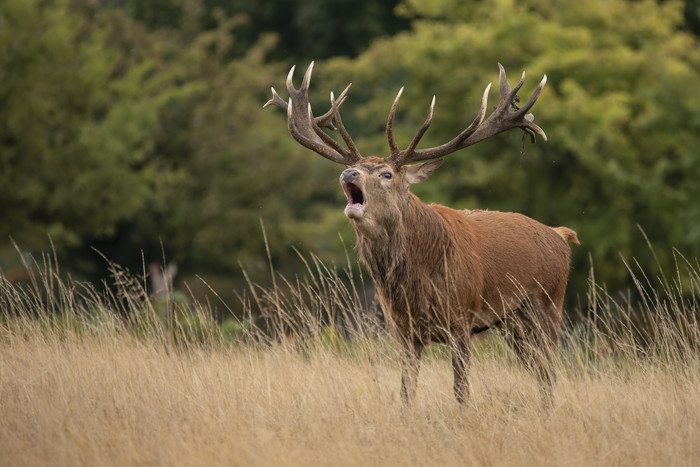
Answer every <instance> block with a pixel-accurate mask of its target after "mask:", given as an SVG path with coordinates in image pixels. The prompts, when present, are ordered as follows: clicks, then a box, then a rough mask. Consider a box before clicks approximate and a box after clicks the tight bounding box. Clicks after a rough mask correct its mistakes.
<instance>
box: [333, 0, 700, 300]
mask: <svg viewBox="0 0 700 467" xmlns="http://www.w3.org/2000/svg"><path fill="white" fill-rule="evenodd" d="M402 13H403V14H404V15H406V16H408V17H411V18H413V27H412V30H411V31H409V32H403V33H399V34H397V35H396V36H394V37H391V38H389V39H385V40H381V41H377V42H375V43H374V44H373V45H372V46H371V47H370V48H369V49H368V50H367V51H366V52H364V53H362V54H361V55H360V56H358V57H357V58H356V59H354V60H349V59H342V58H339V59H334V60H332V61H331V62H330V63H328V64H327V65H326V66H324V67H323V68H322V73H323V74H324V75H325V84H323V87H324V88H328V87H330V88H334V89H342V87H341V86H343V85H344V83H346V82H348V81H353V83H354V84H353V88H352V91H351V94H350V97H349V100H348V103H346V104H345V105H344V112H345V113H344V115H346V116H347V118H346V119H345V120H347V122H346V126H348V127H349V129H350V131H351V133H352V134H353V135H358V138H357V139H356V141H358V143H359V145H360V149H361V150H364V151H365V153H386V152H387V150H386V147H387V146H386V142H385V141H384V136H383V127H384V125H385V119H386V115H387V112H388V109H389V107H390V105H391V102H392V100H393V98H394V96H395V93H396V92H397V91H398V89H399V87H400V86H402V85H403V84H406V86H407V87H406V90H405V92H404V94H403V97H402V100H401V103H400V105H399V115H398V117H397V119H398V121H397V123H396V124H395V126H396V127H397V129H396V133H397V138H399V141H400V145H401V142H403V144H404V145H405V144H408V141H410V138H411V137H412V135H413V134H414V133H415V131H416V130H417V128H418V127H419V126H420V125H421V123H422V121H423V120H424V119H425V116H426V114H427V108H428V105H429V101H430V97H431V96H432V95H434V94H436V95H437V105H436V110H435V118H434V121H433V123H432V126H431V129H430V130H429V131H428V133H427V134H426V136H425V137H424V139H423V142H422V143H421V144H422V145H423V146H426V147H427V146H434V145H437V144H441V143H443V142H445V141H447V140H449V139H451V138H452V137H453V136H454V135H456V134H457V133H458V132H459V131H460V130H461V129H462V128H464V127H465V126H466V125H467V124H468V123H469V122H470V121H471V119H472V118H473V115H474V114H475V113H476V110H477V109H478V104H479V101H480V96H481V93H482V92H483V89H484V86H485V84H487V83H488V82H497V79H498V78H497V76H498V75H497V68H496V62H498V61H500V62H501V63H503V64H504V66H505V68H506V70H508V71H509V72H510V80H511V83H513V82H515V81H517V79H518V77H519V73H520V71H521V70H527V73H528V79H527V80H526V84H525V88H524V89H523V91H522V94H523V95H529V94H530V93H531V92H532V89H533V88H534V87H535V86H536V85H537V83H538V81H539V79H540V78H541V76H542V75H543V74H544V73H546V74H547V76H548V84H547V86H546V88H545V91H544V93H543V95H542V96H541V97H540V99H539V101H538V103H537V105H536V106H535V108H534V111H533V113H534V115H535V116H536V121H537V122H538V123H539V124H540V126H542V127H543V128H544V129H545V131H546V133H547V135H548V136H549V142H547V143H544V144H542V143H539V144H538V145H537V146H526V147H525V153H524V154H519V151H520V147H521V144H520V138H521V135H520V134H517V132H510V133H507V134H504V135H501V136H499V137H496V138H493V139H492V140H490V141H487V142H483V143H480V144H479V145H477V146H475V147H473V148H470V149H469V150H467V151H465V153H463V154H461V155H453V156H451V157H449V158H448V160H447V162H446V166H445V167H443V168H442V169H441V170H439V171H438V172H437V173H436V174H435V175H434V176H433V177H432V178H431V180H430V182H428V183H426V184H424V185H420V186H417V187H416V189H417V191H418V193H419V194H420V195H422V196H423V197H424V199H426V200H428V201H437V202H445V203H449V204H450V205H453V206H455V207H464V208H477V207H478V208H487V209H498V210H508V211H518V212H523V213H525V214H527V215H530V216H532V217H534V218H536V219H538V220H540V221H542V222H545V223H548V224H550V225H567V226H570V227H572V228H574V229H575V230H577V231H578V234H579V238H580V239H581V241H582V244H583V246H582V247H579V248H576V249H575V250H574V251H575V253H574V271H573V274H572V279H571V280H572V283H573V287H572V290H573V294H576V293H577V292H578V293H579V294H585V292H586V288H587V277H588V273H589V258H588V256H589V254H590V257H591V258H592V260H593V263H594V266H595V273H596V279H597V280H598V281H600V282H603V283H606V284H607V286H608V287H609V288H610V289H611V290H619V289H622V288H625V287H626V286H627V285H628V284H626V281H627V280H628V275H627V273H626V271H625V269H624V267H623V266H622V263H621V261H620V255H622V256H624V257H626V258H628V259H630V258H632V257H635V258H636V261H638V262H639V264H640V266H641V267H642V268H643V269H644V270H645V271H650V272H651V271H658V268H656V260H655V259H654V255H652V254H651V252H650V251H649V248H648V246H647V244H646V240H645V238H644V236H643V235H642V234H641V233H640V231H639V229H638V227H637V225H639V226H640V227H641V228H642V229H643V230H644V232H645V233H646V235H647V236H648V237H649V239H650V241H651V243H652V244H653V245H655V246H656V247H657V250H656V255H657V256H658V261H659V262H660V264H661V266H662V267H663V268H664V269H665V270H671V271H672V270H675V267H676V265H675V263H674V261H675V260H674V258H673V255H672V251H671V250H670V248H677V249H678V250H679V251H681V252H683V254H685V255H687V256H688V257H689V258H696V257H698V255H700V204H698V202H697V200H698V199H700V184H698V183H697V180H698V179H700V158H699V157H698V156H697V151H696V149H695V148H696V147H698V146H699V145H700V96H699V95H698V93H697V92H696V90H697V89H700V47H699V44H698V39H697V37H695V36H693V35H691V34H689V33H687V32H684V31H683V30H682V29H681V27H680V26H681V25H682V22H683V16H682V13H683V5H682V4H681V3H679V2H664V3H661V4H659V3H657V2H655V1H640V2H628V1H624V0H613V1H607V0H606V1H602V0H601V1H593V2H585V3H581V2H579V3H571V2H565V1H563V0H562V1H556V0H555V1H551V0H548V1H543V0H525V1H515V0H500V1H498V2H460V1H458V0H443V1H440V2H421V1H418V0H408V1H406V2H405V3H404V4H403V5H402ZM495 98H497V97H496V93H495V92H492V99H495ZM450 167H451V168H450ZM681 269H682V267H681ZM652 274H653V273H652Z"/></svg>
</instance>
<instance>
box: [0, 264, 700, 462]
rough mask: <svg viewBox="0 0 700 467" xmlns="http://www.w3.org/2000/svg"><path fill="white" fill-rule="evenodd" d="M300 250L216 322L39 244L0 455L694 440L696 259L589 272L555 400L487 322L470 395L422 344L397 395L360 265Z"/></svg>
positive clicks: (476, 450)
mask: <svg viewBox="0 0 700 467" xmlns="http://www.w3.org/2000/svg"><path fill="white" fill-rule="evenodd" d="M307 265H308V271H307V274H306V275H305V276H304V277H301V278H299V279H294V280H291V279H284V278H282V277H277V279H276V281H275V284H274V286H270V287H265V286H260V285H256V284H250V288H249V290H248V291H247V292H245V293H242V294H241V301H242V302H243V303H244V304H245V306H246V311H247V313H246V315H245V316H242V317H240V319H239V320H238V321H237V322H233V323H228V324H227V325H226V326H222V325H221V324H220V323H219V322H217V321H215V320H214V319H212V318H211V313H210V312H209V308H208V307H207V306H202V305H201V304H198V303H196V302H193V301H192V300H191V299H189V300H186V301H175V300H169V299H166V300H165V301H162V302H156V301H153V300H151V299H149V297H148V294H147V292H146V289H145V284H144V280H143V279H142V278H139V277H138V276H133V275H131V274H128V273H127V272H126V271H123V270H122V269H120V268H118V267H117V266H115V265H113V266H112V268H113V275H114V282H115V284H114V287H112V288H111V289H109V291H107V290H105V291H102V290H98V289H96V288H94V287H89V286H86V285H84V284H79V283H75V282H73V281H71V280H69V279H65V278H63V277H62V276H61V275H60V274H59V273H58V266H57V264H56V261H55V258H53V257H52V256H46V257H43V258H41V259H40V260H39V261H38V262H37V264H31V265H28V270H30V272H31V273H30V278H29V280H28V281H27V282H26V283H24V284H13V283H10V282H9V281H7V280H6V279H5V278H4V276H2V275H0V306H1V307H2V315H0V316H1V317H0V459H2V463H3V464H5V465H135V464H136V465H143V464H148V465H464V464H473V465H660V464H663V465H692V464H694V463H695V462H696V459H697V458H698V456H699V455H700V443H698V439H700V358H699V355H698V342H700V340H699V339H698V336H699V332H698V324H697V316H698V309H697V301H696V297H697V284H698V281H697V274H696V272H697V269H696V268H692V267H690V266H689V271H690V272H689V274H688V275H686V278H685V279H683V280H678V281H674V280H672V279H665V278H660V279H659V280H652V279H649V280H647V279H644V280H638V283H639V290H638V291H636V294H637V295H639V296H640V297H641V298H640V299H639V300H632V299H631V298H624V297H623V298H615V297H611V296H609V295H607V294H605V293H604V292H603V290H602V289H601V288H600V287H598V286H596V285H595V284H593V285H592V287H591V294H590V297H589V299H588V303H587V305H586V308H585V309H584V310H582V313H581V314H586V315H588V316H587V319H584V320H583V321H581V322H579V323H577V324H576V325H575V326H574V325H569V326H568V327H567V328H566V329H565V332H564V333H563V336H562V339H561V346H560V349H559V351H558V357H559V358H558V363H557V367H558V368H557V369H558V381H557V383H556V385H555V388H554V406H553V408H551V409H549V410H547V409H543V407H542V405H541V403H540V394H539V387H538V385H537V382H536V380H535V379H534V378H533V377H532V376H531V375H530V374H529V373H527V372H526V371H525V370H524V369H522V368H521V367H520V366H518V365H517V364H516V362H515V360H514V359H512V358H511V355H510V354H509V352H508V351H507V350H506V348H505V346H504V345H503V342H502V341H501V340H500V338H499V337H498V336H497V335H495V334H494V335H488V336H487V337H486V339H484V340H483V341H481V342H479V343H478V344H475V357H474V359H473V366H472V369H471V380H472V395H471V399H470V401H469V403H468V404H467V405H466V406H464V407H461V406H459V405H458V404H457V403H456V402H455V400H454V397H453V395H452V374H451V366H450V362H449V359H448V357H447V353H446V351H445V349H444V348H442V347H439V346H433V347H431V348H430V349H428V350H427V351H426V352H425V355H424V359H423V363H422V368H421V374H420V378H419V388H418V394H417V397H416V401H415V403H414V405H413V406H412V407H410V408H409V409H403V408H402V407H401V403H400V397H399V380H400V368H399V358H398V354H397V352H396V348H395V346H394V344H393V341H392V340H391V338H389V337H388V336H387V335H386V334H385V333H384V332H383V331H381V327H380V326H378V325H377V324H376V323H373V322H369V321H368V320H367V319H366V318H365V317H362V316H360V315H359V312H358V307H357V304H358V303H359V302H361V301H362V299H361V298H360V293H359V292H358V288H359V287H361V282H360V281H359V277H358V276H357V273H353V272H352V270H351V269H352V268H351V267H349V266H348V268H347V269H346V270H341V271H337V270H335V269H333V268H328V267H326V266H324V265H323V264H322V263H320V262H319V261H316V260H314V259H313V258H312V259H310V260H308V262H307ZM630 273H632V274H633V268H632V267H630ZM358 282H359V283H360V285H359V286H356V285H353V284H357V283H358ZM656 285H658V286H659V287H658V289H659V292H653V293H652V292H650V291H651V290H653V289H652V288H651V287H650V286H656ZM643 293H644V294H646V296H644V295H642V294H643Z"/></svg>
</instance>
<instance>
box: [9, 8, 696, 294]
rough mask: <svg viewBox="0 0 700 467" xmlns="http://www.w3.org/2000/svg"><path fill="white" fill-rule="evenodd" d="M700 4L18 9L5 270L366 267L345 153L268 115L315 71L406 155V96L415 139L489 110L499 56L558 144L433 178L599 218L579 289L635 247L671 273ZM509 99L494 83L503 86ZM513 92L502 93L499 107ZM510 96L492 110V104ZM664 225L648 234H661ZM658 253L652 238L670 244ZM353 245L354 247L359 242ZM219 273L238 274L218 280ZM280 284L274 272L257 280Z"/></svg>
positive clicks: (362, 132)
mask: <svg viewBox="0 0 700 467" xmlns="http://www.w3.org/2000/svg"><path fill="white" fill-rule="evenodd" d="M699 9H700V1H698V0H688V1H686V2H679V1H631V0H593V1H588V2H570V1H568V0H546V1H545V0H519V1H515V0H497V1H490V2H483V1H474V0H472V1H464V0H432V1H429V0H424V1H421V0H403V1H398V0H385V1H371V0H352V1H350V0H341V1H334V0H308V1H301V0H295V1H285V0H53V1H52V0H3V2H2V3H0V268H3V269H4V270H6V271H7V270H11V269H12V267H13V266H14V265H16V263H17V262H18V261H19V259H18V258H17V257H18V255H17V253H16V252H15V251H14V249H15V247H14V246H13V242H15V243H16V244H17V245H18V246H19V248H20V249H21V250H22V251H27V252H37V251H42V250H46V249H48V248H54V249H55V250H56V251H57V253H58V256H59V260H60V261H59V262H60V263H61V265H62V268H63V269H64V270H68V271H69V272H71V274H74V275H76V276H78V277H83V278H87V279H99V278H101V277H102V276H104V275H105V274H106V270H107V268H106V264H105V262H104V260H103V259H102V258H101V257H100V255H98V254H97V253H96V252H95V251H94V249H96V250H98V251H100V252H101V253H103V254H104V255H105V256H107V257H108V258H110V259H111V260H113V261H115V262H116V263H119V264H122V265H125V266H127V267H129V268H131V269H132V270H135V271H139V270H140V269H141V267H142V266H141V265H142V264H143V263H151V262H154V261H155V262H161V263H162V262H163V256H165V257H166V261H176V262H177V263H178V264H179V265H180V271H181V272H182V273H181V276H180V277H186V276H187V275H194V274H197V275H200V276H203V277H204V278H209V279H210V281H211V282H212V283H214V284H216V285H217V286H220V287H219V288H220V289H226V290H229V291H230V290H236V289H238V288H240V287H242V286H243V282H244V280H243V274H242V272H241V268H242V267H243V268H245V269H246V270H247V271H248V273H249V274H250V275H251V276H252V278H253V280H263V281H264V280H266V279H264V277H265V276H263V275H262V274H269V272H265V271H267V270H268V267H269V265H268V253H267V252H266V245H265V237H264V236H263V233H262V226H261V224H264V228H265V231H266V238H267V241H268V248H269V254H270V257H271V259H272V262H273V265H274V267H275V269H276V270H286V271H293V270H294V268H296V267H297V266H299V265H300V261H299V259H298V257H297V252H296V251H295V250H298V251H301V252H304V253H306V252H312V253H314V254H316V255H318V256H319V257H320V258H321V259H323V260H324V261H326V262H329V263H334V262H335V263H339V262H344V261H345V257H346V254H347V253H348V250H351V249H352V245H353V243H354V237H353V233H352V231H351V230H350V229H349V227H348V225H347V223H346V221H345V218H344V216H343V206H344V204H345V198H344V196H343V194H342V192H341V190H340V188H339V186H338V182H337V177H338V174H339V171H340V166H337V165H334V164H332V163H330V162H329V161H327V160H325V159H323V158H321V157H319V156H318V155H316V154H315V153H312V152H310V151H307V150H306V149H304V148H302V147H301V146H299V145H298V144H297V143H296V142H294V141H293V140H292V138H291V137H290V136H289V134H288V133H287V131H286V116H285V115H284V113H283V112H281V111H280V110H279V109H272V110H270V109H266V110H264V111H263V110H262V104H263V103H264V102H265V101H266V100H267V99H268V98H269V96H270V92H269V89H270V86H275V88H277V89H278V90H279V91H280V94H281V95H282V97H286V93H285V92H283V90H284V79H285V77H286V74H287V71H288V69H289V67H290V66H291V65H292V64H297V65H298V68H299V71H298V72H297V83H298V82H299V80H300V75H301V72H303V69H305V68H306V66H307V65H308V63H309V61H311V60H319V59H322V60H319V61H317V63H316V72H315V75H314V80H313V82H312V89H311V94H312V102H313V105H314V109H315V111H316V113H317V114H320V113H323V112H325V111H326V110H327V108H328V93H329V91H331V90H333V91H335V92H336V93H338V92H339V91H340V90H342V88H343V87H344V86H345V85H346V84H347V83H348V82H353V83H354V84H353V87H352V89H351V91H350V96H349V99H348V101H347V103H346V104H345V105H344V106H343V115H344V120H345V122H346V126H347V127H348V129H349V131H350V133H351V134H352V135H353V136H354V137H355V140H356V142H357V143H358V146H359V147H360V150H361V151H362V152H363V153H364V154H380V155H381V154H385V153H386V152H387V149H386V148H387V144H386V141H385V135H384V126H385V124H386V116H387V113H388V110H389V107H390V105H391V102H392V101H393V98H394V96H395V94H396V92H397V91H398V89H399V88H400V87H401V86H403V85H405V86H406V89H405V92H404V95H403V98H402V101H401V104H400V107H399V114H398V115H397V122H396V125H395V126H396V134H397V138H398V139H399V145H400V146H405V145H406V144H407V143H408V141H410V138H411V137H412V136H413V134H414V133H415V131H416V130H417V128H418V127H419V126H420V124H421V123H422V122H423V120H424V119H425V116H426V112H427V110H428V106H429V103H430V99H431V97H432V96H433V95H434V94H435V95H437V105H436V111H435V118H434V121H433V124H432V126H431V129H430V130H429V132H428V133H427V134H426V136H425V138H424V139H423V143H422V144H423V145H424V146H434V145H438V144H441V143H442V142H445V141H447V140H448V139H451V138H452V137H453V136H454V135H456V134H457V133H458V132H459V131H460V130H461V129H462V128H463V127H464V126H466V125H467V124H468V123H469V122H470V121H471V120H472V118H473V116H474V115H475V113H476V111H477V109H478V106H479V101H480V96H481V94H482V92H483V90H484V88H485V86H486V85H487V84H488V83H489V82H494V84H495V83H496V82H497V79H498V74H497V71H498V70H497V66H496V63H497V62H501V63H502V64H503V65H504V66H505V68H506V70H507V71H508V72H509V77H510V81H511V83H514V82H516V81H517V79H518V78H519V75H520V73H521V72H522V71H523V70H526V71H527V78H526V84H525V87H524V89H523V91H522V93H521V97H524V98H526V97H527V96H529V94H530V93H531V92H532V90H533V89H534V87H535V86H536V85H537V83H538V82H539V80H540V79H541V77H542V75H543V74H545V73H546V74H547V77H548V82H547V86H546V88H545V91H544V92H543V94H542V96H541V97H540V99H539V102H538V103H537V105H536V106H535V108H534V110H533V113H534V114H535V116H536V122H537V123H538V124H539V125H540V126H541V127H542V128H543V129H544V130H545V131H546V133H547V135H548V137H549V142H547V143H542V142H539V143H538V144H537V145H535V146H532V145H529V143H528V145H526V146H525V151H524V153H522V154H521V135H522V133H520V132H518V131H512V132H509V133H506V134H503V135H499V136H498V137H495V138H493V139H492V140H490V141H486V142H484V143H481V144H479V145H477V146H474V147H472V148H470V149H467V150H465V151H463V152H460V153H457V154H455V155H452V156H450V157H449V158H448V159H447V161H446V163H445V165H444V166H443V168H442V169H441V170H439V171H438V172H436V174H435V175H434V176H433V177H431V179H430V180H429V181H427V182H426V183H424V184H422V185H420V186H416V187H415V191H416V192H417V193H418V194H419V195H420V196H421V197H422V198H423V199H424V200H425V201H428V202H439V203H445V204H449V205H451V206H453V207H458V208H483V209H492V210H507V211H518V212H522V213H525V214H527V215H529V216H531V217H534V218H536V219H538V220H540V221H542V222H544V223H547V224H550V225H567V226H569V227H571V228H573V229H575V230H576V231H577V232H578V235H579V238H580V240H581V242H582V246H580V247H576V248H575V249H574V266H573V272H572V278H571V284H572V285H571V287H570V291H569V296H570V298H572V299H575V298H576V296H577V295H578V296H583V295H585V294H586V291H587V280H588V277H589V271H590V266H591V264H592V265H593V267H594V270H595V279H596V281H597V282H598V283H604V284H606V286H607V288H608V290H612V291H615V290H624V289H625V288H626V287H627V286H628V285H629V284H628V280H629V279H628V277H629V275H628V273H627V271H626V270H625V267H624V265H623V263H622V261H621V260H620V256H622V257H624V258H627V259H628V260H632V258H635V261H637V262H638V263H639V266H640V267H641V268H642V269H643V270H644V271H648V273H649V274H650V275H652V276H653V275H656V274H658V273H659V269H658V265H660V266H661V267H662V268H663V269H667V270H673V271H676V270H682V269H683V268H682V264H681V267H677V264H676V263H677V262H681V263H682V262H683V261H684V259H682V258H680V257H679V256H678V255H675V254H674V249H675V250H677V251H678V252H679V253H680V254H681V255H683V257H684V258H687V259H688V260H689V261H691V262H695V261H696V258H698V257H699V256H700V149H698V148H700V47H699V45H700V44H699V41H698V36H697V33H698V31H700V21H699V20H698V19H699V18H700V10H699ZM494 89H495V88H494ZM497 98H498V97H497V92H496V91H495V90H494V91H492V92H491V102H492V103H493V102H495V101H496V100H497ZM492 105H493V104H491V105H490V106H492ZM642 232H643V233H642ZM645 236H646V237H648V239H649V241H650V243H651V244H652V245H653V246H654V248H655V251H654V252H652V251H651V250H650V249H649V247H648V245H647V239H646V238H645ZM350 255H351V256H352V252H351V251H350ZM217 278H218V279H217ZM258 278H260V279H258Z"/></svg>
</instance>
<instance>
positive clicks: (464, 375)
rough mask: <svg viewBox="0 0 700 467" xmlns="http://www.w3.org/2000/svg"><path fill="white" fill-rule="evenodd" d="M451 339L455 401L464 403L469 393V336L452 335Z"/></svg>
mask: <svg viewBox="0 0 700 467" xmlns="http://www.w3.org/2000/svg"><path fill="white" fill-rule="evenodd" d="M451 341H452V342H451V347H452V348H451V350H452V370H453V371H454V392H455V397H456V398H457V402H459V403H460V404H464V403H465V402H466V401H467V399H469V393H470V387H469V378H468V371H469V358H470V356H471V349H470V347H469V337H466V338H465V337H453V338H452V339H451Z"/></svg>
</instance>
